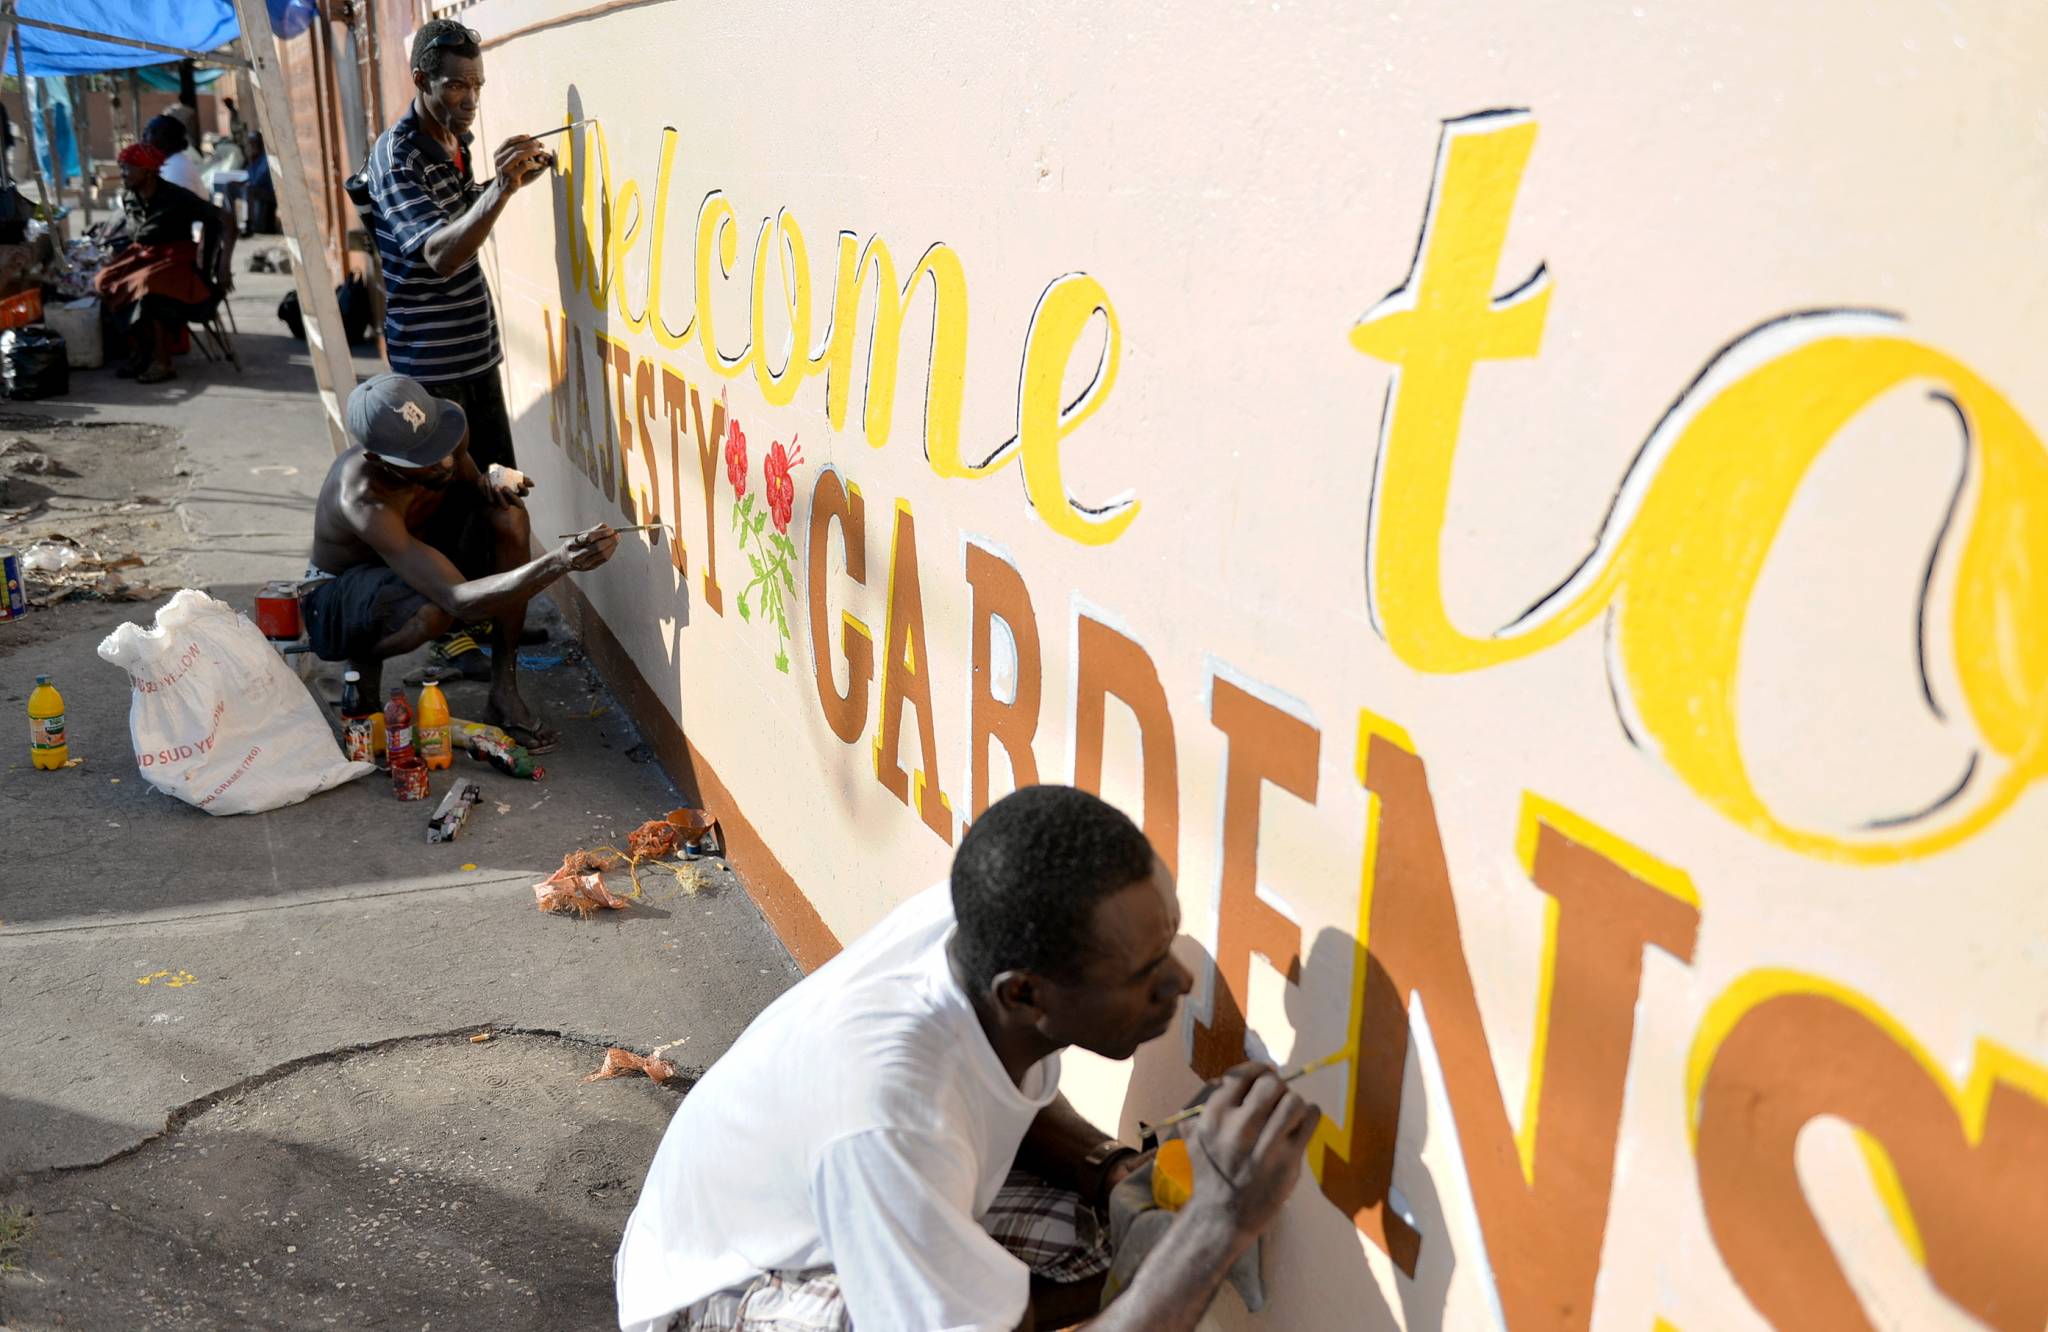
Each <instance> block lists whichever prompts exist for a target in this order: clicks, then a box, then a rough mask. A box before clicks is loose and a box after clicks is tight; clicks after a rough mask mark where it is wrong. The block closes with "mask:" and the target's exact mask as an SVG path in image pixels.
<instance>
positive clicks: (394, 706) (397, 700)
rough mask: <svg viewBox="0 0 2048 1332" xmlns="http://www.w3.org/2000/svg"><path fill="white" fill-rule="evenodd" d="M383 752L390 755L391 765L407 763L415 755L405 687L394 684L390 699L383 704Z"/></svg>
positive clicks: (410, 716) (410, 706)
mask: <svg viewBox="0 0 2048 1332" xmlns="http://www.w3.org/2000/svg"><path fill="white" fill-rule="evenodd" d="M384 752H385V753H386V754H388V755H390V757H391V766H392V767H394V768H395V767H397V766H398V765H399V764H401V763H409V762H411V761H412V759H413V758H414V756H415V751H414V749H413V730H412V704H410V703H408V702H406V701H405V688H404V686H402V685H394V686H393V687H392V690H391V701H390V702H388V703H386V704H385V705H384Z"/></svg>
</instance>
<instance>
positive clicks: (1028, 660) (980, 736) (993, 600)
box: [967, 541, 1044, 818]
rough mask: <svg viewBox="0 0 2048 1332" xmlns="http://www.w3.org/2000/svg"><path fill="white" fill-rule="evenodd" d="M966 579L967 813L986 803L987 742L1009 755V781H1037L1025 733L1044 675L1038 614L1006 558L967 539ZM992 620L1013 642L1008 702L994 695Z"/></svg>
mask: <svg viewBox="0 0 2048 1332" xmlns="http://www.w3.org/2000/svg"><path fill="white" fill-rule="evenodd" d="M967 584H968V586H969V587H972V588H973V589H974V682H973V684H972V685H971V686H970V688H971V689H972V691H973V692H972V693H970V694H969V696H968V698H969V703H968V731H967V755H968V758H967V767H968V771H969V774H970V776H969V779H968V785H969V787H970V788H971V789H970V792H969V795H968V804H967V807H968V809H969V810H970V811H971V813H970V814H969V817H970V818H980V817H981V812H982V811H983V810H985V809H987V808H988V742H989V741H990V740H995V741H998V742H999V743H1000V744H1001V745H1002V747H1003V752H1004V753H1006V754H1008V755H1009V756H1010V776H1011V782H1010V784H1011V786H1013V787H1017V786H1031V785H1034V784H1036V783H1037V781H1038V756H1037V755H1036V754H1034V753H1033V752H1032V749H1031V739H1032V737H1033V736H1035V735H1037V734H1038V700H1039V695H1040V692H1041V687H1042V685H1043V684H1044V681H1043V679H1042V677H1041V673H1040V672H1041V666H1040V662H1039V654H1038V618H1037V617H1036V616H1034V615H1033V614H1032V613H1031V592H1030V589H1028V588H1026V587H1025V586H1024V579H1023V577H1022V576H1021V575H1020V574H1019V573H1018V572H1017V570H1016V567H1015V566H1013V565H1012V564H1011V563H1010V562H1009V561H1008V560H1006V559H1004V558H1003V557H1002V556H1000V555H998V554H996V553H995V552H994V551H992V550H988V549H986V548H985V547H982V546H978V545H976V544H975V543H974V542H972V541H969V542H968V543H967ZM994 620H1001V621H1002V622H1003V625H1004V626H1005V627H1006V628H1007V629H1009V631H1010V641H1011V642H1012V643H1015V644H1016V645H1017V690H1016V696H1015V697H1014V698H1013V699H1012V700H1011V701H1010V702H1008V703H1005V702H1003V701H1002V700H1001V699H998V698H997V697H996V695H995V686H994V677H993V673H992V671H991V669H990V663H991V661H992V659H993V652H994V647H995V644H994V642H993V639H994V636H995V626H994V624H993V623H992V621H994Z"/></svg>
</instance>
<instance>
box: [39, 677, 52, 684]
mask: <svg viewBox="0 0 2048 1332" xmlns="http://www.w3.org/2000/svg"><path fill="white" fill-rule="evenodd" d="M36 683H37V684H39V685H46V684H48V683H50V677H49V676H47V675H38V676H37V677H36Z"/></svg>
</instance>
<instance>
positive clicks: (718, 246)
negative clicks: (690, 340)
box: [697, 190, 754, 379]
mask: <svg viewBox="0 0 2048 1332" xmlns="http://www.w3.org/2000/svg"><path fill="white" fill-rule="evenodd" d="M739 225H740V223H739V218H737V217H736V216H734V214H733V211H732V205H731V204H729V203H727V202H726V201H725V195H724V194H723V193H722V192H720V191H718V190H713V191H712V192H711V193H709V194H707V195H705V196H704V206H703V207H702V208H700V209H698V210H697V343H698V345H699V346H701V347H702V348H703V349H704V364H705V365H707V366H709V367H710V368H711V370H712V372H713V373H714V374H719V375H723V376H725V377H726V378H727V379H732V378H734V377H736V376H737V375H739V374H741V373H742V372H743V371H745V370H746V368H747V358H748V357H750V356H752V355H753V354H754V347H753V344H752V343H749V344H747V347H746V349H745V350H744V351H742V352H741V353H740V354H739V355H738V356H732V357H728V356H726V355H725V354H724V353H722V352H720V351H719V350H718V337H717V334H716V333H715V332H714V331H713V326H712V319H711V269H712V266H713V265H714V264H715V265H717V267H718V276H719V278H720V279H724V278H729V277H731V276H732V265H733V261H734V260H735V259H737V258H739V253H740V242H739V235H738V232H739Z"/></svg>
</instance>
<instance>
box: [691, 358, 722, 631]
mask: <svg viewBox="0 0 2048 1332" xmlns="http://www.w3.org/2000/svg"><path fill="white" fill-rule="evenodd" d="M690 410H691V412H692V413H693V414H694V416H695V417H696V420H695V422H694V424H693V426H692V429H693V430H694V431H695V432H696V435H697V466H698V467H699V469H701V470H702V472H703V475H704V604H705V605H707V606H709V607H710V608H711V609H712V610H713V611H715V612H716V613H718V614H720V615H723V614H725V596H724V594H723V593H721V592H720V591H719V590H718V522H717V520H716V518H715V516H714V514H713V510H712V499H713V497H714V496H715V495H716V494H717V491H718V446H719V445H720V444H722V443H724V440H725V403H724V402H722V401H721V402H714V403H712V404H711V433H710V435H708V436H707V435H706V434H705V433H704V402H703V400H702V399H701V398H699V397H698V396H697V390H696V389H694V388H693V389H691V390H690Z"/></svg>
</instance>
